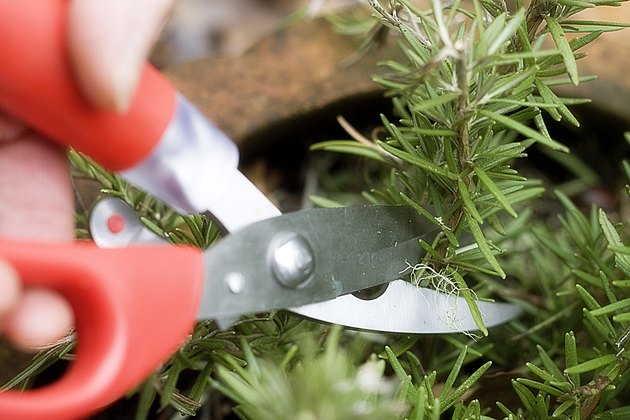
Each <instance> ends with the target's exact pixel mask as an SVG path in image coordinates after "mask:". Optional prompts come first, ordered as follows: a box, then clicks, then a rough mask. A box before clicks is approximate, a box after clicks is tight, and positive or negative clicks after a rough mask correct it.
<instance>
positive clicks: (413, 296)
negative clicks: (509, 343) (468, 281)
mask: <svg viewBox="0 0 630 420" xmlns="http://www.w3.org/2000/svg"><path fill="white" fill-rule="evenodd" d="M477 305H478V306H479V310H480V311H481V314H482V316H483V320H484V324H485V326H486V327H493V326H495V325H499V324H502V323H504V322H507V321H510V320H511V319H514V318H516V317H517V316H518V315H519V314H520V313H521V309H520V308H519V307H518V306H516V305H512V304H507V303H491V302H478V303H477ZM291 311H292V312H295V313H297V314H300V315H303V316H306V317H308V318H314V319H317V320H319V321H324V322H329V323H331V324H340V325H344V326H347V327H350V328H355V329H359V330H370V331H382V332H389V333H404V334H442V333H453V332H462V331H474V330H478V327H477V325H476V324H475V321H474V320H473V318H472V316H471V314H470V310H469V309H468V305H467V304H466V301H465V300H464V298H461V297H457V296H455V295H447V294H445V293H440V292H436V291H435V290H431V289H426V288H421V287H417V286H414V285H413V284H410V283H408V282H405V281H403V280H396V281H393V282H391V283H389V286H388V287H387V290H385V292H384V293H383V294H382V295H380V296H379V297H377V298H376V299H373V300H362V299H359V298H357V297H355V296H353V295H345V296H340V297H338V298H336V299H333V300H329V301H326V302H320V303H314V304H310V305H305V306H301V307H299V308H291Z"/></svg>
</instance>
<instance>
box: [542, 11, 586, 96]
mask: <svg viewBox="0 0 630 420" xmlns="http://www.w3.org/2000/svg"><path fill="white" fill-rule="evenodd" d="M545 21H546V22H547V28H548V29H549V32H550V33H551V37H552V38H553V41H554V42H555V43H556V47H558V50H560V54H561V55H562V61H563V62H564V65H565V67H566V68H567V73H569V78H570V79H571V81H572V82H573V84H574V85H576V86H577V85H578V84H579V83H580V82H579V78H578V70H577V64H576V63H575V57H574V56H573V50H572V49H571V46H570V45H569V41H567V36H566V35H565V33H564V30H563V29H562V27H561V26H560V24H559V23H558V21H557V20H556V19H555V18H554V17H552V16H545Z"/></svg>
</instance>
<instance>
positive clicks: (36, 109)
mask: <svg viewBox="0 0 630 420" xmlns="http://www.w3.org/2000/svg"><path fill="white" fill-rule="evenodd" d="M67 3H68V1H67V0H28V1H24V0H0V108H1V109H3V110H4V111H8V112H10V113H11V114H13V115H15V116H17V117H19V118H21V119H22V120H24V121H26V122H28V123H29V124H30V125H31V126H33V127H35V128H37V129H38V130H39V131H41V132H42V133H44V134H46V135H47V136H48V137H50V138H51V139H52V140H54V141H56V142H59V143H60V144H63V145H69V146H73V147H74V148H76V149H77V150H79V151H81V152H83V153H85V154H87V155H88V156H90V157H91V158H93V159H95V160H96V161H97V162H99V163H100V164H101V165H103V166H104V167H106V168H107V169H109V170H112V171H120V170H123V169H128V168H130V167H132V166H134V165H135V164H136V163H138V162H140V161H142V160H143V159H144V158H145V157H147V156H148V155H149V154H150V152H151V151H152V150H153V148H154V147H155V146H156V145H157V143H158V142H159V140H160V138H161V137H162V134H163V133H164V131H165V129H166V127H167V126H168V123H169V121H170V120H171V118H172V117H173V113H174V110H175V97H176V91H175V89H174V87H173V86H172V85H171V84H170V83H169V82H168V81H167V80H166V79H165V78H163V77H162V76H161V75H160V74H159V73H158V72H157V71H156V70H155V69H154V68H152V67H151V66H149V65H146V66H145V68H144V71H143V73H142V75H141V78H140V82H139V86H138V90H137V92H136V94H135V96H134V99H133V101H132V103H131V106H130V109H129V111H128V112H127V113H125V114H124V115H122V114H119V113H116V112H103V111H98V110H95V109H94V108H93V107H91V106H90V105H89V104H88V103H87V102H86V100H85V98H84V97H83V96H82V94H81V92H80V91H79V89H78V87H77V85H76V82H75V80H74V77H73V74H72V69H71V67H70V61H69V60H68V54H67V47H66V33H67V28H66V27H67V24H66V21H67Z"/></svg>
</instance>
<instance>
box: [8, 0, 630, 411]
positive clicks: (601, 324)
mask: <svg viewBox="0 0 630 420" xmlns="http://www.w3.org/2000/svg"><path fill="white" fill-rule="evenodd" d="M619 4H620V1H619V0H588V1H587V0H532V1H531V2H530V3H529V4H528V5H527V6H526V5H524V4H522V3H521V2H520V1H517V3H516V4H514V5H513V6H512V7H510V8H508V6H507V5H506V3H505V2H501V1H497V2H493V1H490V0H472V1H470V2H466V3H464V2H461V1H460V0H455V1H453V2H449V3H442V2H439V1H438V0H431V1H429V2H428V4H427V5H426V6H425V7H420V6H418V3H417V2H412V1H407V0H391V1H390V2H389V4H387V5H382V4H381V3H379V2H377V1H370V2H369V5H370V11H371V13H372V15H373V16H372V18H361V20H360V21H356V20H348V19H342V18H341V17H335V19H334V21H335V22H336V23H337V24H338V25H341V26H343V29H344V30H347V31H351V30H353V29H354V28H366V23H367V27H368V30H367V31H366V33H367V36H366V37H365V39H366V41H365V43H364V44H363V46H362V48H363V49H364V50H365V49H367V48H369V47H370V46H371V44H372V43H375V42H377V41H381V40H382V39H383V38H384V35H389V36H390V37H393V38H395V40H396V43H397V45H398V46H399V49H400V53H401V54H400V55H398V57H399V58H398V59H396V60H393V59H392V60H391V61H387V62H384V63H383V66H382V69H381V70H380V71H379V75H378V76H375V81H376V82H377V83H380V84H381V85H382V86H384V87H385V88H386V90H387V94H388V95H389V96H391V98H392V104H393V115H394V116H393V117H392V116H386V115H392V113H390V112H389V110H384V112H383V116H382V119H381V121H380V124H381V125H382V129H381V130H380V131H377V134H375V136H374V137H373V138H367V137H365V136H363V135H362V134H360V133H359V132H358V131H357V130H355V129H353V128H352V127H350V126H349V125H348V123H347V122H345V121H344V120H341V121H342V122H343V125H344V126H345V127H346V128H347V131H348V132H349V134H350V137H352V139H350V140H331V141H327V142H323V143H320V144H317V145H314V146H313V149H314V150H327V151H332V152H341V153H350V154H353V155H358V156H359V157H360V158H362V159H365V160H367V161H369V162H371V164H373V165H374V166H373V167H374V168H375V170H374V171H370V174H372V178H371V179H369V180H368V184H369V188H370V189H369V191H366V192H365V193H363V199H364V200H367V201H369V202H373V203H402V204H407V205H410V206H412V207H413V208H415V209H416V210H417V211H418V212H419V213H420V214H421V215H423V216H424V217H425V218H426V219H428V220H429V221H430V222H431V223H433V224H434V225H435V226H436V228H437V229H439V232H440V233H439V234H438V235H437V236H436V237H435V239H434V240H433V241H432V242H431V243H424V242H423V243H422V247H423V248H424V250H425V251H426V254H425V257H424V259H423V261H422V263H421V264H419V265H417V266H415V267H411V268H410V270H409V271H410V279H412V280H414V281H416V282H417V283H418V284H419V285H420V286H425V287H434V288H437V289H439V290H442V291H444V292H446V293H454V294H459V295H461V296H463V297H464V298H466V300H467V302H468V304H469V307H470V310H471V312H472V314H473V315H474V318H475V320H476V321H477V324H478V327H479V329H480V331H481V332H482V334H483V336H485V337H472V336H467V335H463V334H453V335H444V336H435V337H433V336H426V337H420V336H387V335H374V334H371V335H366V334H362V333H356V332H350V331H343V330H342V329H340V328H337V327H332V328H331V327H329V326H324V325H321V324H318V323H313V322H309V321H306V320H303V319H300V318H295V317H293V316H291V315H290V314H288V313H285V312H282V311H279V312H274V313H270V314H259V315H252V316H249V317H245V318H243V319H241V320H240V321H239V322H238V323H237V324H236V325H234V326H233V327H232V328H231V329H230V330H226V331H219V330H217V329H216V326H215V325H213V324H212V323H210V322H201V323H199V324H198V325H197V327H196V328H195V330H194V331H193V332H192V334H191V336H190V338H189V339H188V341H187V342H186V343H185V344H184V345H183V347H182V348H181V349H180V350H179V351H178V352H177V353H176V354H175V355H173V357H172V358H171V359H170V360H169V361H166V362H165V363H164V364H163V366H162V367H160V369H159V370H158V371H156V372H155V373H154V374H153V375H152V376H151V377H150V378H148V379H147V381H146V382H145V383H144V384H143V385H141V386H140V387H139V388H138V389H137V392H136V393H134V395H135V401H136V403H135V405H136V407H137V408H136V418H139V419H142V418H148V417H154V416H155V415H156V413H168V412H169V410H170V412H171V413H177V412H179V413H181V414H184V415H188V416H194V415H196V414H200V413H201V415H200V417H203V418H221V417H222V415H223V414H225V413H224V411H225V407H228V409H229V410H228V411H233V412H234V413H235V414H236V415H237V416H239V417H240V418H247V419H309V420H310V419H335V418H337V419H347V418H352V417H356V418H361V419H387V418H409V419H425V418H426V419H438V418H440V417H450V418H455V419H475V418H514V419H516V418H532V419H533V418H567V419H568V418H571V419H579V418H582V419H585V418H601V419H609V418H625V417H630V405H629V403H628V401H630V386H629V382H630V375H628V374H627V368H628V365H629V363H630V361H629V359H630V353H628V351H627V350H626V345H627V341H628V337H630V311H629V308H630V280H628V279H629V278H630V245H628V244H630V242H628V233H629V232H628V229H627V226H626V225H625V224H624V223H617V222H616V220H619V219H620V214H621V212H618V211H612V210H609V211H608V212H604V211H603V210H601V209H598V208H596V207H595V206H593V207H591V208H589V209H587V210H586V211H584V210H583V209H582V208H580V207H578V206H577V205H576V204H574V202H573V201H572V199H571V197H570V196H569V195H567V193H569V192H575V191H576V190H578V189H579V188H580V186H581V185H584V183H583V182H581V181H582V180H583V179H582V178H579V177H578V178H577V181H578V182H574V183H572V184H571V185H572V186H571V188H562V186H561V187H560V188H558V189H557V191H555V192H547V191H546V189H545V185H544V184H543V182H541V181H538V180H534V179H528V178H526V176H524V175H523V174H522V173H521V172H519V168H520V167H521V166H522V163H523V162H524V161H526V160H527V159H525V158H526V156H527V154H526V153H527V151H528V150H531V149H533V148H536V149H537V150H538V149H541V150H548V151H553V152H549V153H550V155H551V156H554V159H556V161H557V162H558V164H559V165H561V166H565V167H567V168H573V169H575V168H577V172H581V173H578V175H583V172H584V171H583V168H584V167H585V166H584V165H583V164H582V163H581V162H580V161H579V159H577V158H575V157H572V155H570V154H567V153H568V152H569V149H568V148H567V147H566V146H565V145H563V144H562V143H561V142H559V141H557V140H556V139H553V138H552V137H551V135H550V134H549V130H548V129H547V124H548V123H549V121H550V120H555V121H562V122H564V123H567V124H571V125H574V126H579V123H578V120H577V118H576V117H575V116H574V114H573V113H572V112H571V111H570V110H569V108H568V107H569V106H571V105H576V104H581V103H584V102H586V101H585V100H583V99H574V98H561V97H559V96H558V95H557V94H556V93H555V91H554V87H555V86H557V85H560V84H574V85H577V84H578V83H581V82H584V81H587V80H589V79H590V78H591V77H589V76H582V75H580V74H579V72H578V67H577V64H576V62H577V60H579V59H581V58H583V57H584V54H583V53H581V52H580V49H581V48H582V47H584V46H585V45H587V44H588V43H590V42H592V41H593V40H595V39H596V38H598V37H599V36H600V35H602V33H604V32H606V31H612V30H617V29H620V28H622V27H624V26H626V25H623V24H616V23H609V22H594V21H587V20H580V19H577V18H574V15H575V14H576V13H578V12H580V11H582V10H584V9H587V8H592V7H600V6H617V5H619ZM545 39H546V40H547V41H545ZM393 56H394V55H393ZM627 140H628V142H629V143H630V137H628V138H627ZM558 153H560V154H558ZM71 160H72V162H73V164H74V167H75V171H76V174H75V175H76V176H77V177H88V178H91V179H96V180H97V181H98V182H99V183H100V185H101V186H102V191H103V192H104V193H105V194H111V195H115V196H118V197H120V198H122V199H124V200H126V201H127V202H128V203H129V204H130V205H131V206H132V207H133V208H134V209H135V210H136V211H137V212H138V214H139V215H140V217H141V219H142V220H143V221H144V223H145V224H146V225H147V226H148V227H150V228H151V229H152V230H153V231H154V232H156V234H158V235H160V236H162V237H164V238H167V239H168V240H170V241H172V242H173V243H178V244H179V243H186V244H194V245H196V246H199V247H201V248H207V247H210V246H212V244H213V242H214V241H215V240H216V239H217V237H218V233H217V229H216V228H215V227H214V226H213V224H212V223H211V222H210V221H209V220H208V219H207V218H205V217H203V216H198V215H195V216H182V215H178V214H176V213H175V212H173V211H172V210H169V209H168V208H166V207H165V206H164V205H162V204H160V203H158V202H156V201H155V200H153V199H152V198H151V197H148V196H147V195H146V194H143V193H142V192H139V191H137V190H135V189H133V188H131V187H130V186H129V185H127V184H126V183H125V182H123V181H122V180H121V179H119V178H118V177H116V176H114V175H112V174H109V173H107V172H106V171H104V170H102V169H100V168H99V167H98V166H97V165H95V164H94V163H92V162H90V161H89V160H87V159H85V158H84V157H82V156H79V155H78V154H76V153H71ZM622 168H623V171H625V174H626V175H627V176H628V178H629V179H630V164H629V163H627V162H624V163H623V166H622ZM627 191H628V194H629V195H630V188H627ZM315 201H317V202H318V203H320V204H326V205H334V204H335V203H334V202H333V201H332V200H330V199H324V198H321V197H320V198H318V199H315ZM550 203H554V206H555V208H559V209H560V210H559V214H558V215H557V217H555V216H554V217H549V216H548V212H540V211H538V210H537V208H540V206H547V207H548V206H549V205H550ZM77 221H78V224H79V231H78V235H80V236H87V232H86V231H85V230H84V229H83V227H84V226H83V224H84V217H83V216H82V215H81V214H79V215H78V218H77ZM402 269H404V267H401V270H402ZM495 297H500V298H502V299H504V300H508V301H511V302H513V303H516V304H518V305H520V306H521V307H522V308H523V310H524V312H525V315H524V316H522V317H521V318H520V319H519V320H516V321H514V322H512V323H510V324H509V325H507V326H503V327H500V328H497V329H494V330H492V331H491V332H490V331H488V330H487V329H486V328H485V326H484V325H483V314H482V313H481V312H480V311H479V309H478V307H477V301H478V299H482V298H495ZM174 304H176V303H174ZM72 346H73V341H72V339H71V338H70V339H68V340H66V341H64V342H62V343H59V344H58V345H57V346H55V347H54V348H52V349H50V350H48V351H46V352H44V353H42V354H40V355H38V356H37V357H36V358H35V360H34V362H33V364H32V366H30V367H29V368H27V370H25V371H24V372H23V374H21V375H19V376H18V377H17V378H15V379H14V380H13V381H11V382H10V383H9V384H7V386H9V387H10V386H18V385H22V384H24V383H25V382H27V381H28V380H29V378H31V377H32V376H33V375H34V374H36V373H38V372H41V371H42V370H43V369H44V368H45V367H47V366H48V365H50V364H52V363H53V362H55V361H56V360H58V359H63V358H66V357H67V355H68V353H69V352H70V351H71V350H72ZM497 383H498V384H499V386H498V387H497V385H496V384H497ZM493 384H494V385H493ZM510 384H511V386H510ZM489 389H491V391H488V390H489ZM484 390H485V391H484ZM204 413H205V414H204ZM209 413H212V414H209Z"/></svg>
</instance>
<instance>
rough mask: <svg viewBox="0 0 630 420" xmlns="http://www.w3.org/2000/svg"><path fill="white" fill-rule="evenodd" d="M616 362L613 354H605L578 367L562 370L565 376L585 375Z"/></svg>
mask: <svg viewBox="0 0 630 420" xmlns="http://www.w3.org/2000/svg"><path fill="white" fill-rule="evenodd" d="M616 361H617V356H615V355H614V354H606V355H604V356H600V357H596V358H594V359H591V360H589V361H587V362H584V363H580V364H579V365H575V366H572V367H570V368H566V369H565V370H564V372H565V373H567V374H576V373H586V372H590V371H592V370H597V369H600V368H603V367H604V366H607V365H609V364H611V363H615V362H616Z"/></svg>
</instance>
